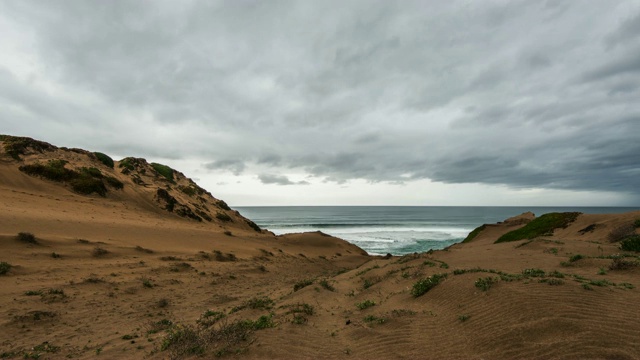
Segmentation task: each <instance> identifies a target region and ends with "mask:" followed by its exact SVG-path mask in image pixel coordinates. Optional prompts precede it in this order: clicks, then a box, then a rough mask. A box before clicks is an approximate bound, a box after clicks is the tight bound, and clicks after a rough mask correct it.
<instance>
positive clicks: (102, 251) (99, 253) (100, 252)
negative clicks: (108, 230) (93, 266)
mask: <svg viewBox="0 0 640 360" xmlns="http://www.w3.org/2000/svg"><path fill="white" fill-rule="evenodd" d="M107 254H109V250H107V249H103V248H101V247H100V246H96V247H95V248H94V249H93V251H92V252H91V255H92V256H93V257H102V256H105V255H107Z"/></svg>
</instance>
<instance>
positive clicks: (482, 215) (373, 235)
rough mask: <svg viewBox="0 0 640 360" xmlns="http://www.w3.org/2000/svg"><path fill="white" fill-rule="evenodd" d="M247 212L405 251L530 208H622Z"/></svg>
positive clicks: (381, 249) (375, 247)
mask: <svg viewBox="0 0 640 360" xmlns="http://www.w3.org/2000/svg"><path fill="white" fill-rule="evenodd" d="M236 209H237V210H238V211H240V213H241V214H242V215H244V216H245V217H247V218H249V219H251V220H253V221H254V222H255V223H257V224H258V225H259V226H260V227H262V228H264V229H268V230H270V231H273V232H274V233H275V234H276V235H281V234H285V233H297V232H307V231H322V232H324V233H327V234H330V235H333V236H336V237H339V238H342V239H345V240H347V241H349V242H351V243H353V244H355V245H357V246H359V247H361V248H362V249H364V250H365V251H367V252H368V253H369V254H372V255H384V254H387V253H391V254H393V255H403V254H409V253H413V252H424V251H428V250H430V249H434V250H439V249H444V248H445V247H447V246H449V245H452V244H455V243H458V242H460V241H462V240H463V239H464V238H465V237H466V236H467V234H468V233H469V232H471V231H472V230H473V229H475V228H476V227H478V226H480V225H482V224H487V223H489V224H491V223H496V222H499V221H502V220H505V219H507V218H509V217H512V216H515V215H519V214H521V213H523V212H527V211H531V212H533V213H534V214H536V216H540V215H542V214H546V213H549V212H566V211H579V212H583V213H591V214H598V213H600V214H604V213H621V212H627V211H633V210H638V208H620V207H459V206H451V207H431V206H429V207H413V206H278V207H236Z"/></svg>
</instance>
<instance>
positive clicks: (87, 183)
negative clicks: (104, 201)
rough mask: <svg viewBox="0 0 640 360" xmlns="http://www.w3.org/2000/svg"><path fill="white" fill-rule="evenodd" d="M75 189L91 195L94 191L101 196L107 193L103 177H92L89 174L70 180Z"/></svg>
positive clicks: (80, 192)
mask: <svg viewBox="0 0 640 360" xmlns="http://www.w3.org/2000/svg"><path fill="white" fill-rule="evenodd" d="M69 184H70V185H71V188H72V189H73V191H75V192H77V193H79V194H83V195H89V194H92V193H96V194H98V195H100V196H103V197H104V196H106V195H107V187H106V186H105V185H104V182H102V180H101V179H96V178H94V177H90V176H87V175H84V174H83V175H82V176H80V177H78V178H76V179H73V180H71V181H70V182H69Z"/></svg>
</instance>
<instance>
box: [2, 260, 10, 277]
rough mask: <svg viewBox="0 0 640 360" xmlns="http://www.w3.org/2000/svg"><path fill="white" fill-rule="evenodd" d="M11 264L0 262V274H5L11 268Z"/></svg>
mask: <svg viewBox="0 0 640 360" xmlns="http://www.w3.org/2000/svg"><path fill="white" fill-rule="evenodd" d="M12 267H13V266H12V265H11V264H9V263H8V262H4V261H2V262H0V275H5V274H6V273H8V272H9V270H11V268H12Z"/></svg>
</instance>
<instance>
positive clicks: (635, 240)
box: [620, 235, 640, 252]
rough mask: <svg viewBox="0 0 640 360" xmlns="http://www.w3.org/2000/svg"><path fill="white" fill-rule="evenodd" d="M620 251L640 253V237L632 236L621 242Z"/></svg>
mask: <svg viewBox="0 0 640 360" xmlns="http://www.w3.org/2000/svg"><path fill="white" fill-rule="evenodd" d="M620 250H623V251H636V252H638V251H640V235H631V236H628V237H626V238H624V240H622V241H621V242H620Z"/></svg>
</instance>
